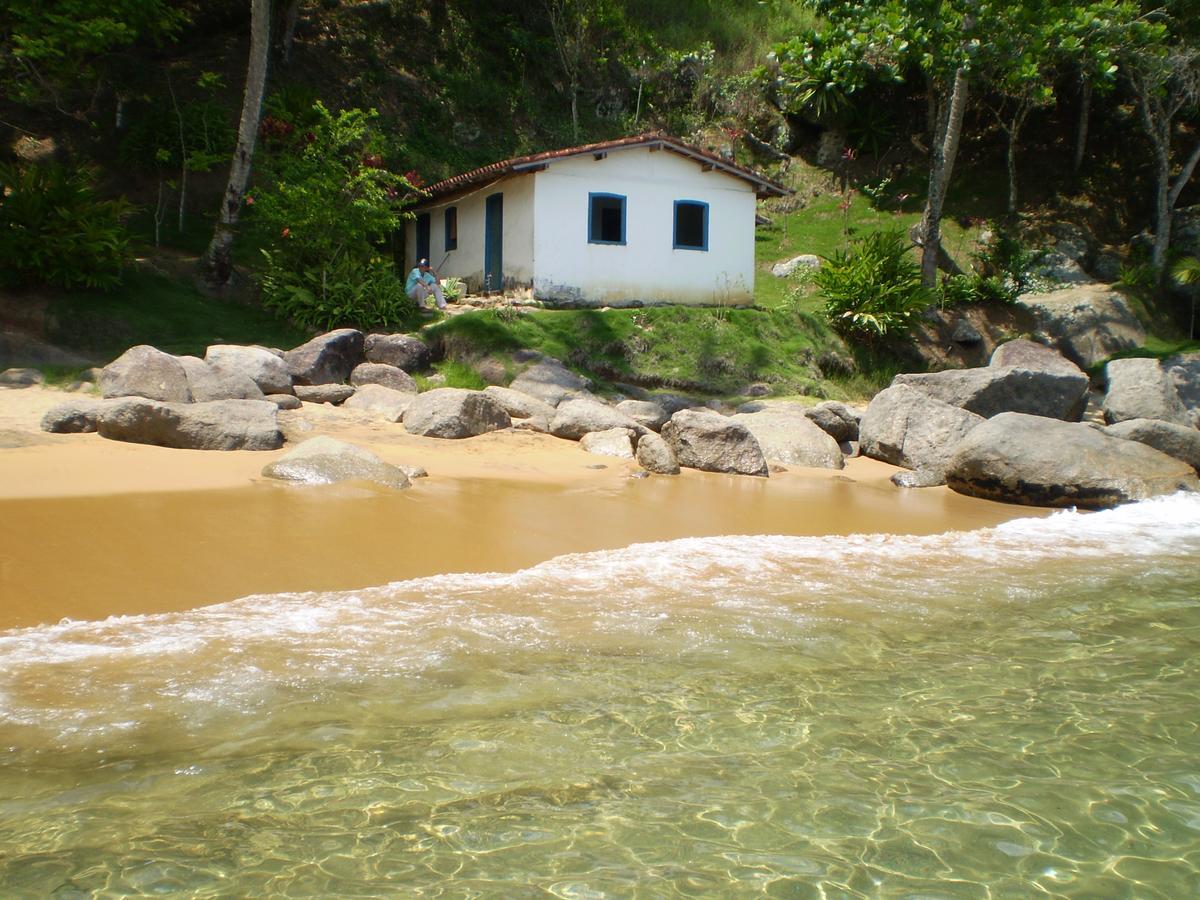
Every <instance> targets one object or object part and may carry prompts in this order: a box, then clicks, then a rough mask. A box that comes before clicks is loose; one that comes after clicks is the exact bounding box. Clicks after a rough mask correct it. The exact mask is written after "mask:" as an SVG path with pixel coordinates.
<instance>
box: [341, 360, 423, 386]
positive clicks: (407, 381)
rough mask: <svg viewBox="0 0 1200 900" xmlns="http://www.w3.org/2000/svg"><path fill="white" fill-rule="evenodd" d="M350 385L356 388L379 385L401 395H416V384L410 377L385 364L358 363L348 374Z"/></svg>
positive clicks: (398, 369) (402, 371)
mask: <svg viewBox="0 0 1200 900" xmlns="http://www.w3.org/2000/svg"><path fill="white" fill-rule="evenodd" d="M350 383H351V384H353V385H354V386H356V387H362V386H363V385H365V384H380V385H383V386H384V387H385V388H391V389H392V390H393V391H399V392H400V393H403V394H415V393H417V383H416V382H415V381H413V378H412V376H411V375H409V374H408V373H407V372H405V371H404V370H403V369H401V368H398V367H397V366H390V365H388V364H387V363H372V362H365V363H359V364H358V365H357V366H355V367H354V371H353V372H351V373H350Z"/></svg>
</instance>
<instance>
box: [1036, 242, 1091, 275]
mask: <svg viewBox="0 0 1200 900" xmlns="http://www.w3.org/2000/svg"><path fill="white" fill-rule="evenodd" d="M1069 249H1070V251H1071V252H1074V251H1075V248H1074V247H1071V248H1069ZM1032 272H1033V274H1034V275H1038V276H1040V277H1042V278H1044V279H1046V280H1047V281H1050V282H1053V283H1054V284H1093V283H1095V279H1094V278H1092V276H1091V275H1089V274H1088V273H1087V272H1086V271H1084V268H1083V266H1082V265H1080V263H1079V260H1077V259H1073V258H1072V257H1071V256H1070V255H1069V254H1068V253H1064V252H1063V251H1062V250H1059V249H1058V248H1057V247H1055V248H1054V249H1051V250H1047V251H1046V252H1045V253H1044V254H1043V255H1042V258H1041V259H1039V260H1038V261H1037V262H1036V263H1035V264H1034V265H1033V267H1032Z"/></svg>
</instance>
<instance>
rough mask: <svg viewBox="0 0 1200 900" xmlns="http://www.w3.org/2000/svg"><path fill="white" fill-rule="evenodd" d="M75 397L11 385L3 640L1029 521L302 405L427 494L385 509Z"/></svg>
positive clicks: (861, 464) (859, 465)
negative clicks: (177, 613)
mask: <svg viewBox="0 0 1200 900" xmlns="http://www.w3.org/2000/svg"><path fill="white" fill-rule="evenodd" d="M66 396H68V395H65V394H63V393H62V392H60V391H57V390H54V389H49V388H41V387H33V388H26V389H21V390H16V389H0V598H2V603H0V629H6V628H12V627H21V626H28V625H37V624H43V623H47V622H55V621H58V620H60V619H62V618H72V619H100V618H105V617H108V616H112V615H134V614H139V613H152V612H164V611H171V610H181V609H188V608H193V607H196V606H202V605H207V604H211V603H219V602H223V601H226V600H231V599H235V598H237V597H243V596H247V595H250V594H257V593H276V592H284V591H315V590H335V589H355V588H361V587H368V586H372V585H378V584H383V583H387V582H392V581H399V580H404V579H409V578H415V577H421V576H425V575H433V574H439V573H447V572H483V571H500V572H505V571H515V570H517V569H521V568H525V567H527V566H530V565H533V564H535V563H538V562H541V561H543V560H545V559H549V558H551V557H555V556H560V555H562V554H566V553H574V552H586V551H593V550H604V549H609V550H611V549H619V548H622V547H626V546H629V545H630V544H635V543H643V542H648V541H664V540H673V539H677V538H683V537H699V536H714V535H737V534H791V535H820V534H851V533H856V532H885V533H893V534H930V533H937V532H945V531H958V530H972V529H976V528H983V527H987V526H991V525H995V524H998V523H999V522H1002V521H1006V520H1008V519H1012V518H1017V517H1023V516H1029V515H1037V514H1039V511H1037V510H1031V509H1029V508H1026V507H1018V506H1007V505H1002V504H997V503H991V502H988V501H982V500H974V499H971V498H967V497H963V496H960V495H957V494H955V493H953V492H951V491H950V490H948V489H946V488H927V489H922V490H901V489H898V488H896V487H894V486H893V485H892V484H891V483H890V481H889V480H888V479H889V477H890V476H891V474H892V473H893V472H894V471H896V470H895V469H894V468H893V467H892V466H888V465H886V464H883V463H879V462H876V461H874V460H869V459H853V460H849V461H848V464H847V466H846V468H845V469H844V470H841V471H833V470H824V469H803V468H789V469H788V470H787V471H784V472H776V473H774V474H772V476H771V477H770V478H769V479H763V478H748V477H737V476H727V475H714V474H709V473H703V472H695V471H690V470H684V472H683V473H682V474H681V475H680V476H676V477H658V476H656V477H650V478H634V477H632V476H633V475H634V474H635V473H636V472H637V471H638V467H637V465H636V464H635V463H633V462H631V461H624V460H618V459H614V458H611V457H603V456H596V455H593V454H589V453H587V452H585V451H584V450H582V449H581V448H580V447H579V445H578V444H576V443H574V442H571V441H565V440H560V439H558V438H554V437H551V436H549V435H541V434H534V433H530V432H524V431H505V432H496V433H492V434H488V435H484V436H481V437H477V438H471V439H468V440H463V441H447V440H437V439H433V438H423V437H416V436H413V435H409V434H407V433H406V432H405V431H404V429H403V427H402V426H400V425H394V424H390V423H383V422H378V421H372V420H371V418H370V417H369V415H368V414H365V413H355V412H352V411H349V410H342V409H338V408H334V407H328V406H314V405H310V404H306V405H305V407H304V408H303V409H301V410H297V411H294V412H288V413H281V414H280V422H281V424H282V426H283V427H284V430H285V432H286V433H287V435H288V438H289V442H294V441H297V440H303V439H304V438H305V437H308V436H315V435H318V434H329V435H332V436H335V437H338V438H340V439H342V440H347V441H350V442H352V443H355V444H358V445H361V446H365V447H368V448H370V449H371V450H373V451H374V452H375V453H377V454H378V455H379V456H380V457H382V458H383V459H385V460H386V461H388V462H392V463H401V464H406V465H419V466H422V467H424V468H425V469H426V470H427V471H428V472H429V477H428V478H422V479H419V480H417V481H415V482H414V485H413V487H412V488H411V489H410V490H407V491H404V492H400V493H393V492H387V491H383V490H376V489H372V488H369V487H366V486H361V485H350V484H343V485H334V486H323V487H306V486H297V485H289V484H283V483H279V482H274V481H271V480H269V479H265V478H263V477H262V476H261V474H260V472H261V469H262V467H263V466H264V465H266V464H267V463H268V462H271V461H272V460H274V459H276V458H278V457H279V456H280V455H282V454H283V453H284V452H286V449H285V450H279V451H272V452H251V451H234V452H224V453H222V452H204V451H189V450H171V449H165V448H161V447H150V446H143V445H137V444H125V443H120V442H115V441H109V440H105V439H103V438H101V437H99V436H98V435H94V434H89V435H53V434H46V433H44V432H42V431H41V430H40V428H39V422H40V419H41V416H42V415H43V413H44V412H45V411H46V410H47V409H49V408H50V407H51V406H53V405H54V404H56V403H58V402H60V401H61V400H62V399H64V398H65V397H66Z"/></svg>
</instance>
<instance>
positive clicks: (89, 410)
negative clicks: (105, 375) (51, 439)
mask: <svg viewBox="0 0 1200 900" xmlns="http://www.w3.org/2000/svg"><path fill="white" fill-rule="evenodd" d="M113 402H117V403H119V402H120V401H119V400H118V401H108V400H88V399H85V398H77V399H75V400H67V401H66V402H65V403H60V404H58V405H57V406H53V407H51V408H50V409H48V410H46V414H45V415H44V416H42V431H49V432H51V433H53V434H90V433H92V432H94V431H95V430H96V423H97V421H98V420H99V418H100V413H101V411H103V410H104V408H105V407H106V406H107V405H110V404H111V403H113Z"/></svg>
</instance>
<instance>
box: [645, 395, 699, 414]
mask: <svg viewBox="0 0 1200 900" xmlns="http://www.w3.org/2000/svg"><path fill="white" fill-rule="evenodd" d="M650 402H651V403H657V404H658V405H659V406H661V407H662V408H663V410H664V411H665V412H666V414H667V415H668V416H673V415H675V413H677V412H679V411H680V410H681V409H696V408H697V407H703V406H704V404H703V403H702V402H701V401H699V400H697V399H695V398H694V397H681V396H679V395H678V394H654V395H653V396H652V397H651V398H650Z"/></svg>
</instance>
